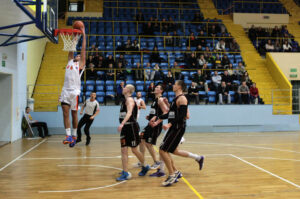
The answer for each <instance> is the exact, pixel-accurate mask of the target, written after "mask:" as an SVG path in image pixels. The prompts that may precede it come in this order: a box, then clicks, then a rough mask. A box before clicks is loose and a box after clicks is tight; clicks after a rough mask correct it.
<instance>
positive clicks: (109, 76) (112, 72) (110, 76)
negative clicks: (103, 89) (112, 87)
mask: <svg viewBox="0 0 300 199" xmlns="http://www.w3.org/2000/svg"><path fill="white" fill-rule="evenodd" d="M114 75H115V70H114V68H113V65H112V64H109V65H108V70H107V71H106V80H113V79H114Z"/></svg>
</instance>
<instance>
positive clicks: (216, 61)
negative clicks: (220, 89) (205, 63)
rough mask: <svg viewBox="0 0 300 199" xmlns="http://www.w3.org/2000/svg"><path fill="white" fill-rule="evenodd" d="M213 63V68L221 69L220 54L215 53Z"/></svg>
mask: <svg viewBox="0 0 300 199" xmlns="http://www.w3.org/2000/svg"><path fill="white" fill-rule="evenodd" d="M213 65H214V68H215V69H222V68H223V66H222V60H221V58H220V55H219V54H217V55H216V57H215V59H214V61H213Z"/></svg>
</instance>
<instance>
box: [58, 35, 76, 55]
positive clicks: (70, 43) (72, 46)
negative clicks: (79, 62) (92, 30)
mask: <svg viewBox="0 0 300 199" xmlns="http://www.w3.org/2000/svg"><path fill="white" fill-rule="evenodd" d="M60 36H61V38H62V40H63V41H64V48H63V51H71V52H75V51H76V46H77V43H78V41H79V39H80V37H81V34H79V33H76V32H72V33H66V32H61V33H60Z"/></svg>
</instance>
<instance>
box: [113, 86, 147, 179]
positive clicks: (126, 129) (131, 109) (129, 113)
mask: <svg viewBox="0 0 300 199" xmlns="http://www.w3.org/2000/svg"><path fill="white" fill-rule="evenodd" d="M134 90H135V89H134V86H133V85H130V84H128V85H127V86H126V87H125V88H124V89H123V95H124V96H125V100H124V101H123V102H122V104H121V109H120V117H119V120H120V125H119V127H118V131H119V132H121V135H120V141H121V156H122V166H123V171H122V173H121V176H120V177H118V178H117V181H123V180H128V179H130V178H131V174H130V173H129V172H128V147H131V151H132V153H133V154H134V155H135V156H136V157H137V158H138V160H139V161H140V162H141V164H142V170H141V172H140V173H139V176H145V175H146V173H147V172H148V171H149V169H150V166H149V165H147V166H144V161H145V159H144V157H143V155H142V154H141V153H140V152H139V151H138V149H137V146H138V145H139V143H140V137H139V130H140V127H139V124H138V122H137V120H136V119H137V112H138V107H137V105H136V103H135V101H134V99H133V98H132V96H131V95H132V93H133V92H134Z"/></svg>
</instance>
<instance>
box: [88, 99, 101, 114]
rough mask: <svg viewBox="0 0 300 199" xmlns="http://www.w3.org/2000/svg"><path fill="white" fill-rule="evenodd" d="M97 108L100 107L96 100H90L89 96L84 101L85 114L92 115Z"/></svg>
mask: <svg viewBox="0 0 300 199" xmlns="http://www.w3.org/2000/svg"><path fill="white" fill-rule="evenodd" d="M99 110H100V108H99V103H98V102H97V100H94V101H91V98H89V99H87V100H86V101H85V114H87V115H90V116H92V115H94V114H95V113H96V112H97V111H99Z"/></svg>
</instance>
